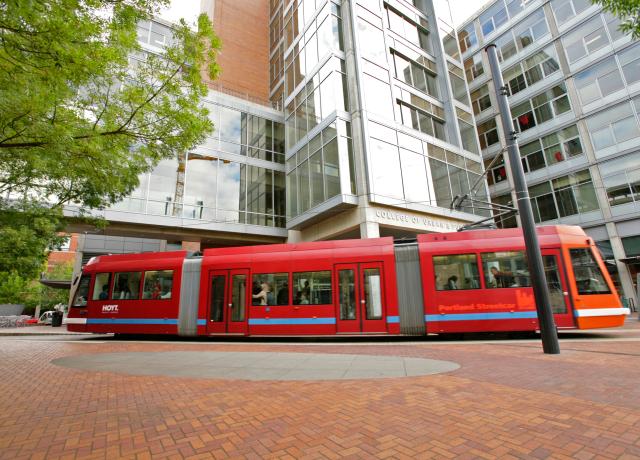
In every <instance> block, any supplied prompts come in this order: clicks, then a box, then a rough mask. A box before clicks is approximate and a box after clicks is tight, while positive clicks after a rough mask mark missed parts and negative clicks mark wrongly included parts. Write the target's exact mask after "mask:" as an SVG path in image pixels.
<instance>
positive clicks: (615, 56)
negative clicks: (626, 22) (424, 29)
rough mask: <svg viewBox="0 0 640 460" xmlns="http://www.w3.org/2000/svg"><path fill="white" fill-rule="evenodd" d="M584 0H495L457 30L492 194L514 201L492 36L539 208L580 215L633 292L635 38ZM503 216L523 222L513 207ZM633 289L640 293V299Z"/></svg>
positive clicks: (637, 145) (639, 169)
mask: <svg viewBox="0 0 640 460" xmlns="http://www.w3.org/2000/svg"><path fill="white" fill-rule="evenodd" d="M618 26H619V20H618V19H617V18H616V17H614V16H612V15H610V14H608V13H606V12H603V11H602V10H601V9H600V7H598V6H594V5H592V3H591V2H590V1H589V0H551V1H549V0H532V1H520V0H513V1H509V0H498V1H494V2H491V3H490V4H488V5H487V6H485V7H484V8H483V9H482V10H481V11H479V12H477V13H476V14H474V15H473V17H472V18H470V19H469V20H468V21H467V22H466V23H465V24H463V25H462V26H461V27H460V28H459V30H458V42H459V45H460V50H461V52H462V59H463V65H464V69H465V76H466V80H467V82H468V85H469V91H470V95H471V105H472V108H473V112H474V115H475V117H476V122H477V128H478V136H479V140H480V147H481V149H482V157H483V160H484V164H485V166H486V167H487V168H488V169H489V171H488V182H489V190H490V194H491V197H492V200H493V201H494V202H497V203H501V204H508V203H513V202H514V197H513V195H512V188H513V187H512V184H511V180H510V178H509V177H508V174H507V172H506V168H505V165H504V161H503V160H502V159H500V158H498V159H496V157H497V156H498V155H499V153H500V152H501V150H502V149H503V148H504V144H502V141H501V140H502V139H504V137H503V136H502V133H501V127H500V126H499V120H498V119H497V115H498V114H497V110H496V99H495V92H494V88H493V82H491V81H490V77H489V75H488V73H489V65H488V60H487V57H486V53H485V52H484V51H483V50H484V47H485V46H486V45H488V44H491V43H494V44H496V46H497V51H498V56H499V59H500V60H501V66H502V72H503V78H504V81H505V84H506V85H507V87H508V91H509V95H510V96H509V103H510V107H511V112H512V116H513V119H514V124H515V126H516V129H517V130H518V131H519V136H518V137H519V145H520V153H521V156H522V164H523V167H524V170H525V173H526V179H527V182H528V184H529V193H530V196H531V201H532V205H533V211H534V216H535V219H536V221H537V222H539V223H542V224H554V223H562V224H575V225H580V226H582V227H583V228H584V229H585V231H586V232H587V233H588V234H589V235H590V236H591V237H593V239H594V240H595V241H596V243H597V244H598V246H599V247H600V249H601V251H602V253H603V255H604V257H605V259H607V261H608V265H609V267H610V270H611V271H612V273H614V275H615V279H616V281H617V283H618V287H619V289H620V291H621V294H623V295H624V296H625V297H627V298H634V297H635V293H636V292H637V291H636V289H637V286H636V285H635V283H636V280H637V274H638V267H639V264H638V262H639V261H640V260H639V259H640V43H638V42H634V41H632V40H631V38H630V37H629V36H626V35H624V34H622V33H621V32H620V31H619V30H618ZM498 224H499V225H500V226H503V227H512V226H515V225H516V221H515V219H514V218H510V219H503V220H500V221H499V222H498ZM637 300H638V299H637V298H635V301H636V302H637Z"/></svg>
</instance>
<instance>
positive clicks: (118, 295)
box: [111, 272, 142, 300]
mask: <svg viewBox="0 0 640 460" xmlns="http://www.w3.org/2000/svg"><path fill="white" fill-rule="evenodd" d="M141 278H142V272H124V273H116V274H115V277H114V279H113V292H112V293H111V298H112V299H121V300H124V299H139V298H140V279H141Z"/></svg>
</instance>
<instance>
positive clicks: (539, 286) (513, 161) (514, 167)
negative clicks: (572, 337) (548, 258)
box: [485, 44, 560, 355]
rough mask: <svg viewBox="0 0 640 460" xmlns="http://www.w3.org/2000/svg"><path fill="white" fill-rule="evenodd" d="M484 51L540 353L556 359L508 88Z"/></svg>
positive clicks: (493, 57) (492, 53) (492, 54)
mask: <svg viewBox="0 0 640 460" xmlns="http://www.w3.org/2000/svg"><path fill="white" fill-rule="evenodd" d="M485 51H486V52H487V55H488V57H489V65H490V66H491V75H492V77H493V84H494V86H495V90H496V95H497V98H498V108H499V109H500V118H501V120H502V128H503V131H504V135H505V137H506V141H507V153H508V155H509V163H510V167H511V177H512V178H513V183H514V188H515V192H516V201H517V203H516V204H517V207H518V211H519V213H520V220H521V222H522V233H523V234H524V245H525V250H526V253H527V260H528V262H529V272H530V273H531V286H532V287H533V295H534V299H535V302H536V310H537V312H538V324H539V325H540V335H541V336H542V349H543V350H544V352H545V353H547V354H554V355H555V354H558V353H560V344H559V343H558V334H557V332H556V325H555V322H554V320H553V312H552V311H551V302H550V300H549V288H548V286H547V280H546V278H545V275H544V265H543V263H542V253H541V252H540V245H539V244H538V235H537V233H536V224H535V221H534V220H533V211H532V210H531V201H530V199H529V191H528V190H527V182H526V180H525V178H524V170H523V169H522V162H521V161H520V150H519V149H518V140H517V135H516V131H515V129H514V127H513V120H512V119H511V110H510V109H509V102H508V100H507V88H506V86H505V84H504V81H503V80H502V72H501V71H500V63H499V62H498V54H497V52H496V45H494V44H491V45H488V46H487V47H486V48H485Z"/></svg>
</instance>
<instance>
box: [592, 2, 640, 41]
mask: <svg viewBox="0 0 640 460" xmlns="http://www.w3.org/2000/svg"><path fill="white" fill-rule="evenodd" d="M592 1H593V3H595V4H599V5H601V6H602V8H603V9H604V10H606V11H609V12H610V13H612V14H614V15H616V16H618V17H619V18H620V20H621V23H620V30H621V31H622V32H624V33H627V34H630V35H631V36H632V37H633V38H634V39H635V40H637V39H640V0H592Z"/></svg>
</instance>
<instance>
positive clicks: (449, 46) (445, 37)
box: [440, 28, 460, 61]
mask: <svg viewBox="0 0 640 460" xmlns="http://www.w3.org/2000/svg"><path fill="white" fill-rule="evenodd" d="M440 33H441V34H442V46H443V48H444V52H445V53H446V54H447V55H448V56H451V57H452V58H453V59H455V60H456V61H460V51H459V50H458V41H457V40H456V37H455V35H453V29H451V31H449V32H447V31H445V30H444V29H442V28H440Z"/></svg>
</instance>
